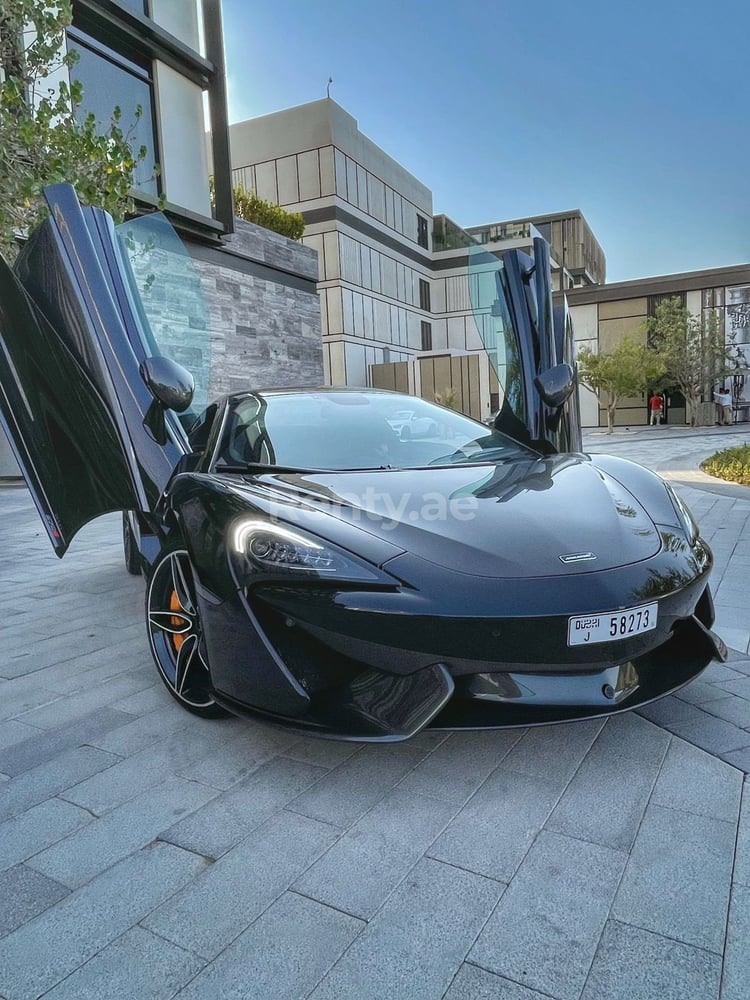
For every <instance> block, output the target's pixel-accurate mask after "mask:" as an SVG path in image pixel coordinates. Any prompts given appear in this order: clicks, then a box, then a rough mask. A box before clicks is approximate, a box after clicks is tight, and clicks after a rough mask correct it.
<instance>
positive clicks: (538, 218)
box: [466, 208, 607, 291]
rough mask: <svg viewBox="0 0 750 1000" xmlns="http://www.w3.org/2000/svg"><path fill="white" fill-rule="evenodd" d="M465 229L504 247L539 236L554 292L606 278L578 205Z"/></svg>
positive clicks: (602, 260)
mask: <svg viewBox="0 0 750 1000" xmlns="http://www.w3.org/2000/svg"><path fill="white" fill-rule="evenodd" d="M466 232H467V233H469V234H471V236H473V237H474V238H475V239H477V240H478V241H479V242H480V243H482V244H499V245H501V246H503V248H504V249H508V248H509V247H510V246H512V245H515V244H516V243H519V242H522V241H526V242H527V243H528V244H530V243H531V239H532V237H533V236H535V235H540V236H543V237H544V239H545V240H546V241H547V242H548V243H549V246H550V254H551V256H552V260H553V276H554V278H555V280H556V282H557V289H558V291H560V290H563V291H567V290H568V289H569V288H578V287H580V286H584V285H603V284H604V282H605V281H606V279H607V261H606V258H605V256H604V251H603V250H602V248H601V245H600V244H599V241H598V240H597V238H596V236H594V233H593V230H592V229H591V226H589V224H588V222H587V221H586V219H585V218H584V215H583V212H581V210H580V209H578V208H576V209H573V210H572V211H570V212H555V213H553V214H552V215H534V216H531V217H528V218H525V219H511V220H510V221H508V222H496V223H494V224H493V225H484V226H471V227H469V228H468V229H467V230H466Z"/></svg>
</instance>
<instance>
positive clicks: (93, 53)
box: [68, 30, 159, 197]
mask: <svg viewBox="0 0 750 1000" xmlns="http://www.w3.org/2000/svg"><path fill="white" fill-rule="evenodd" d="M68 35H69V42H70V48H71V49H75V51H76V52H77V53H78V55H79V59H78V62H77V63H76V65H75V66H74V67H73V69H72V70H71V74H70V75H71V78H72V79H73V80H79V81H80V83H81V84H82V86H83V103H82V104H81V105H80V107H79V108H78V109H77V115H78V117H79V118H80V119H83V118H84V117H85V116H86V115H88V114H90V113H92V114H94V115H95V116H96V119H97V121H98V122H99V123H100V125H101V126H102V127H103V128H106V127H107V126H108V125H109V123H110V120H111V118H112V111H113V110H114V108H115V107H120V108H121V109H122V120H121V123H120V124H121V128H122V130H123V133H124V134H125V135H129V139H130V145H131V148H132V149H133V150H134V152H136V153H137V151H138V150H139V149H140V147H141V146H145V147H146V158H145V159H144V160H142V161H140V162H138V163H136V168H135V172H134V184H135V187H136V188H138V190H139V191H143V192H144V193H145V194H150V195H153V196H154V197H158V195H159V188H158V182H157V178H156V176H155V174H154V165H155V164H156V163H157V161H158V156H157V148H156V139H155V133H154V122H153V111H152V89H153V88H152V84H151V78H150V74H149V72H148V71H147V70H146V68H145V67H142V66H138V65H137V64H135V63H133V62H131V61H129V60H126V59H124V58H122V57H121V56H119V55H117V54H116V53H114V52H113V51H112V50H111V49H107V48H106V47H105V46H103V45H101V44H100V43H99V42H96V41H95V40H94V39H92V38H89V37H88V36H86V35H83V34H82V33H81V32H79V31H73V30H70V31H69V32H68ZM139 106H140V108H141V109H142V115H141V117H140V118H139V119H137V120H136V117H135V111H136V108H137V107H139Z"/></svg>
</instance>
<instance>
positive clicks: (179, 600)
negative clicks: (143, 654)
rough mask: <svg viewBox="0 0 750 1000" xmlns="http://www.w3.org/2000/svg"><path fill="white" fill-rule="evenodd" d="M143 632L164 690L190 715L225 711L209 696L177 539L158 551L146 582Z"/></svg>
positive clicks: (194, 606)
mask: <svg viewBox="0 0 750 1000" xmlns="http://www.w3.org/2000/svg"><path fill="white" fill-rule="evenodd" d="M146 631H147V633H148V641H149V646H150V647H151V655H152V656H153V658H154V662H155V664H156V669H157V672H158V674H159V677H160V678H161V680H162V682H163V684H164V686H165V687H166V689H167V691H169V693H170V694H171V695H172V697H173V698H174V699H175V701H178V702H179V703H180V705H182V707H183V708H184V709H186V710H187V711H188V712H192V713H193V715H200V716H202V717H203V718H204V719H217V718H221V717H224V716H227V715H229V712H227V711H225V709H223V708H221V707H220V706H219V705H217V704H216V702H215V701H214V700H213V697H212V694H211V676H210V673H209V669H208V662H207V660H206V653H205V648H204V644H203V630H202V627H201V620H200V611H199V608H198V602H197V600H196V596H195V585H194V582H193V569H192V566H191V564H190V558H189V556H188V553H187V550H186V549H185V548H184V545H183V543H181V542H180V543H178V544H173V545H169V546H167V547H166V548H165V549H163V550H162V552H161V553H160V554H159V558H158V559H157V560H156V562H155V563H154V565H153V567H152V569H151V572H150V573H149V577H148V584H147V586H146Z"/></svg>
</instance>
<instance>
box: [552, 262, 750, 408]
mask: <svg viewBox="0 0 750 1000" xmlns="http://www.w3.org/2000/svg"><path fill="white" fill-rule="evenodd" d="M567 297H568V304H569V306H570V314H571V318H572V321H573V330H574V333H575V338H576V342H577V344H578V347H579V349H580V348H581V347H584V346H586V347H589V348H590V349H591V350H592V351H594V352H603V353H609V352H611V351H612V349H613V348H614V347H616V346H617V344H618V343H619V342H620V341H621V340H622V338H623V337H624V336H626V335H628V334H632V335H635V336H636V337H638V338H640V339H641V340H642V342H643V343H645V342H646V333H645V330H644V324H645V322H646V319H647V318H648V317H650V316H654V315H655V312H656V307H657V306H658V305H659V304H660V303H661V302H663V301H664V300H665V299H669V298H673V297H677V298H678V299H679V300H680V302H681V303H682V305H684V306H685V307H686V308H687V309H688V310H689V312H690V313H691V314H692V315H693V316H696V317H705V316H706V315H707V314H708V313H709V312H715V313H716V314H717V315H718V316H719V317H720V321H721V325H722V326H723V328H724V330H725V335H726V339H727V343H728V344H729V345H731V347H732V354H733V356H734V357H735V358H736V361H737V365H738V367H737V374H736V376H734V378H733V379H732V380H731V381H732V383H733V389H734V390H735V397H736V399H737V400H738V403H739V405H738V406H737V407H736V419H737V420H738V421H745V420H747V419H748V415H749V411H750V264H739V265H736V266H733V267H722V268H712V269H709V270H704V271H688V272H685V273H682V274H667V275H661V276H659V277H655V278H637V279H635V280H633V281H617V282H613V283H612V284H609V285H592V286H588V287H578V288H573V289H571V290H569V291H568V292H567ZM580 395H581V419H582V423H583V425H584V426H585V427H597V426H605V425H606V423H607V419H606V413H605V410H604V408H603V407H601V406H600V404H599V401H598V400H597V398H596V396H595V395H594V393H592V392H591V391H590V390H588V389H586V388H585V387H581V393H580ZM647 403H648V400H647V399H646V396H645V395H644V396H641V397H639V398H635V399H624V400H623V401H622V403H621V405H620V407H619V408H618V411H617V416H616V420H615V423H616V424H618V425H621V426H630V425H632V426H636V425H640V424H647V423H648V409H647ZM743 404H747V405H743ZM685 417H686V414H685V400H684V398H683V397H682V396H681V395H680V393H679V392H676V391H675V392H671V393H667V411H666V419H667V422H668V423H674V424H684V423H685Z"/></svg>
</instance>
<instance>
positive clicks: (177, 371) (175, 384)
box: [140, 356, 195, 413]
mask: <svg viewBox="0 0 750 1000" xmlns="http://www.w3.org/2000/svg"><path fill="white" fill-rule="evenodd" d="M140 372H141V378H142V379H143V381H144V382H145V383H146V385H147V386H148V389H149V392H150V393H151V395H152V396H153V397H154V399H155V400H156V402H157V403H160V404H161V405H162V407H163V408H164V409H165V410H174V411H175V413H184V412H185V410H187V408H188V407H189V406H190V404H191V403H192V401H193V393H194V392H195V381H194V379H193V376H192V375H191V374H190V372H189V371H187V370H186V369H185V368H183V367H182V365H178V364H177V362H176V361H172V359H171V358H164V357H159V356H157V357H153V358H148V359H147V360H146V361H144V362H143V363H142V365H141V368H140Z"/></svg>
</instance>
